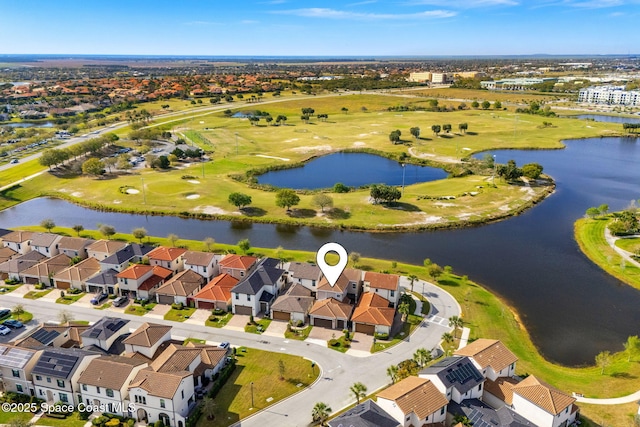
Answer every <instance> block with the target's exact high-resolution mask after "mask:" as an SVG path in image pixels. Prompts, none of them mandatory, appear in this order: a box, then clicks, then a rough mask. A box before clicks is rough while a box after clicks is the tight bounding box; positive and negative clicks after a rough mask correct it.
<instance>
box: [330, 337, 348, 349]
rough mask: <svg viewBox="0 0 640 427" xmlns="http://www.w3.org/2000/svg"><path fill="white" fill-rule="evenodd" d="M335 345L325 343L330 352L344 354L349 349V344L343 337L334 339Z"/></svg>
mask: <svg viewBox="0 0 640 427" xmlns="http://www.w3.org/2000/svg"><path fill="white" fill-rule="evenodd" d="M335 340H336V341H335V342H334V343H335V345H331V341H327V347H329V348H330V349H331V350H335V351H339V352H340V353H346V352H347V350H349V349H350V348H351V342H350V341H347V339H346V338H345V337H344V335H342V336H340V337H336V338H335Z"/></svg>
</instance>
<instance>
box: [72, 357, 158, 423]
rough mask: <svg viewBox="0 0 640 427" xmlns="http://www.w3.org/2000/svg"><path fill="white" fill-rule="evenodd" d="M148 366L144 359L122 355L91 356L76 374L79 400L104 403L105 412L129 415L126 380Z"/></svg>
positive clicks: (129, 379) (89, 403)
mask: <svg viewBox="0 0 640 427" xmlns="http://www.w3.org/2000/svg"><path fill="white" fill-rule="evenodd" d="M146 367H147V363H146V362H145V361H143V360H139V359H133V358H129V357H121V356H101V357H98V358H96V359H93V360H91V362H89V365H88V366H87V369H85V370H84V372H83V373H82V374H81V375H80V377H79V378H78V384H79V386H80V394H81V395H82V400H83V401H84V403H85V404H87V405H96V406H103V407H104V408H105V411H104V412H107V413H109V414H115V415H120V416H123V417H125V416H128V411H127V405H122V404H121V403H122V402H123V401H124V400H126V399H127V398H128V397H129V383H130V382H131V381H132V380H133V379H134V378H135V376H136V375H137V374H138V372H139V371H140V370H141V369H143V368H146Z"/></svg>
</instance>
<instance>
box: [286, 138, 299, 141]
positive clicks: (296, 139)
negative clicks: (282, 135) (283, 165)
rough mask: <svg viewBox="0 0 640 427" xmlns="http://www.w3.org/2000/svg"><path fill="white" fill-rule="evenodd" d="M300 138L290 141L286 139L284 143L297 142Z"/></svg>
mask: <svg viewBox="0 0 640 427" xmlns="http://www.w3.org/2000/svg"><path fill="white" fill-rule="evenodd" d="M299 140H300V138H291V139H286V140H285V141H284V142H296V141H299Z"/></svg>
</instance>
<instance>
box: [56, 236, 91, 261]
mask: <svg viewBox="0 0 640 427" xmlns="http://www.w3.org/2000/svg"><path fill="white" fill-rule="evenodd" d="M93 242H94V240H93V239H85V238H84V237H67V236H65V237H63V238H62V239H60V241H59V242H58V250H59V251H60V253H63V254H65V255H66V256H68V257H69V258H75V257H79V258H82V259H85V258H86V257H87V246H89V245H90V244H92V243H93Z"/></svg>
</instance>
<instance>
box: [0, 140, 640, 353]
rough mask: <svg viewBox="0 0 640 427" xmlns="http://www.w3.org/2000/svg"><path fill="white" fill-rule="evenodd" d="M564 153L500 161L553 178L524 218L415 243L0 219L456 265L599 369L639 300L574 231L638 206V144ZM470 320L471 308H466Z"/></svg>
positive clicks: (125, 221)
mask: <svg viewBox="0 0 640 427" xmlns="http://www.w3.org/2000/svg"><path fill="white" fill-rule="evenodd" d="M566 145H567V148H566V149H565V150H548V151H543V150H532V151H515V150H507V151H495V152H492V153H491V154H495V155H496V159H497V161H498V162H499V163H506V161H507V160H509V159H515V160H516V162H517V163H518V165H522V164H524V163H529V162H538V163H540V164H542V165H543V166H544V168H545V173H548V174H550V175H551V176H553V177H554V179H555V180H556V183H557V190H556V192H555V193H554V194H553V195H552V196H550V197H549V198H548V199H547V200H545V201H544V202H542V203H540V204H539V205H537V206H536V207H534V208H533V209H530V210H528V211H527V212H525V213H524V214H522V215H520V216H517V217H514V218H510V219H508V220H505V221H501V222H496V223H493V224H487V225H484V226H481V227H474V228H467V229H456V230H439V231H426V232H413V233H363V232H347V231H340V230H327V229H318V228H311V227H296V226H283V225H270V224H251V223H232V222H226V221H199V220H190V219H182V218H175V217H161V216H143V215H130V214H117V213H101V212H97V211H92V210H89V209H85V208H82V207H79V206H76V205H73V204H71V203H68V202H65V201H61V200H53V199H35V200H32V201H29V202H26V203H23V204H20V205H18V206H15V207H13V208H10V209H7V210H5V211H2V212H0V227H4V228H7V227H17V226H20V225H32V224H38V223H40V221H41V220H42V219H44V218H45V217H51V218H53V219H54V220H55V222H56V223H57V224H59V225H63V226H73V225H74V224H83V225H84V226H85V228H96V225H97V224H98V223H103V224H110V225H113V226H115V227H116V229H117V230H119V231H123V232H130V231H131V230H132V229H133V228H136V227H145V228H146V229H147V230H148V231H149V234H151V235H159V236H166V235H167V234H169V233H176V234H178V235H179V236H180V237H181V238H185V239H200V240H201V239H204V238H205V237H213V238H215V239H216V241H218V242H223V243H236V242H238V241H239V240H241V239H244V238H248V239H250V240H251V244H252V245H253V246H255V247H276V246H279V245H281V246H282V247H284V248H287V249H302V250H309V251H315V250H317V249H318V248H319V247H320V246H322V244H324V243H326V242H328V241H336V242H338V243H340V244H342V245H343V246H344V247H345V248H346V249H347V251H348V252H351V251H357V252H360V253H361V254H362V256H366V257H378V258H387V259H395V260H397V261H403V262H409V263H414V264H418V265H421V264H422V260H423V259H425V258H430V259H431V260H433V262H436V263H438V264H440V265H442V266H444V265H451V266H452V267H453V268H454V270H455V271H456V273H458V274H466V275H468V276H469V277H470V278H471V279H472V280H475V281H477V282H479V283H481V284H483V285H484V286H486V287H487V288H489V289H490V290H491V291H493V292H495V293H497V294H499V295H501V296H502V297H503V298H504V299H505V300H506V301H508V302H509V304H511V305H512V306H513V307H514V308H515V309H516V310H517V311H518V312H519V314H520V317H521V319H522V321H523V322H524V323H525V324H526V326H527V328H528V330H529V332H530V334H531V337H532V339H533V341H534V342H535V344H536V345H537V346H538V347H539V349H540V351H541V352H542V353H543V354H544V355H545V356H546V357H547V358H549V359H551V360H554V361H557V362H560V363H563V364H567V365H576V364H587V363H589V364H593V358H594V356H595V355H596V354H597V353H599V352H600V351H602V350H605V349H606V350H612V351H617V350H621V349H622V343H623V342H624V341H626V339H627V337H628V336H629V335H638V334H640V330H639V329H640V310H639V309H638V307H640V292H639V291H636V290H635V289H633V288H631V287H629V286H627V285H624V284H622V283H620V282H619V281H618V280H616V279H614V278H612V277H610V276H609V275H607V274H606V273H604V272H603V271H602V270H600V269H599V268H598V267H597V266H595V265H594V264H593V263H591V262H590V261H589V260H588V259H587V258H586V257H585V256H584V255H583V254H582V252H581V251H580V250H579V248H578V246H577V244H576V243H575V241H574V240H573V223H574V221H575V220H576V219H577V218H580V217H582V216H583V215H584V213H585V211H586V209H587V208H589V207H591V206H599V205H600V204H603V203H606V204H608V205H609V206H610V209H611V210H619V209H623V208H625V207H626V206H628V205H629V203H630V201H631V200H637V199H639V198H640V186H638V183H639V182H640V168H638V167H637V165H638V163H639V162H640V140H638V139H631V138H594V139H586V140H576V141H568V142H566ZM462 309H463V311H464V309H465V307H464V305H463V306H462Z"/></svg>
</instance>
